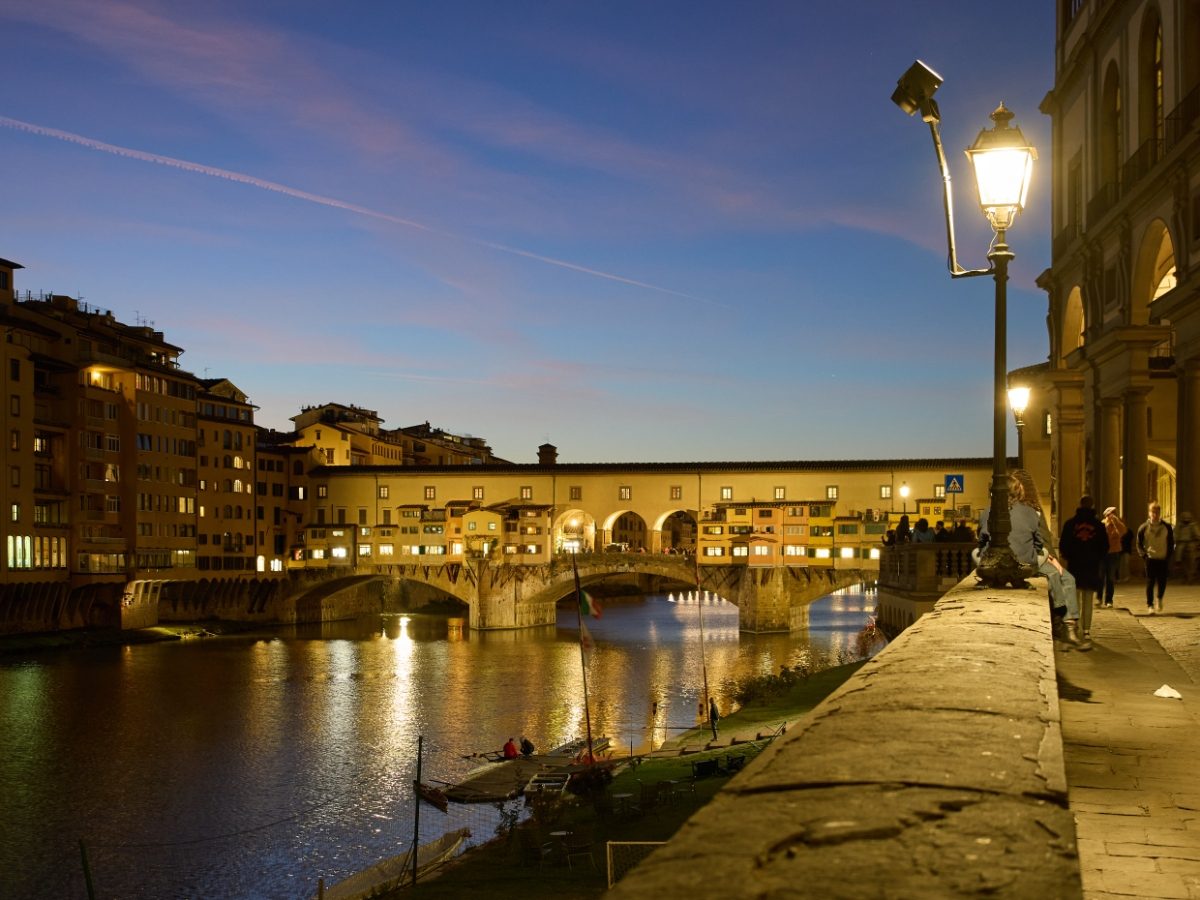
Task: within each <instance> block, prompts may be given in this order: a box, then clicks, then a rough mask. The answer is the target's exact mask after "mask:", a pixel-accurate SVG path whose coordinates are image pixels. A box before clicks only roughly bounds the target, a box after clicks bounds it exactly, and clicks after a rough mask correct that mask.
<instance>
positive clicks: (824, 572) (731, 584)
mask: <svg viewBox="0 0 1200 900" xmlns="http://www.w3.org/2000/svg"><path fill="white" fill-rule="evenodd" d="M701 572H702V575H701V577H702V579H703V581H704V584H703V587H705V588H707V589H708V590H710V591H716V592H717V593H719V594H720V595H721V596H722V597H725V598H726V599H727V600H729V601H731V602H732V603H735V604H736V605H737V607H738V610H739V616H738V629H739V630H740V631H749V632H753V633H755V634H764V633H769V632H778V631H797V630H799V629H801V628H805V627H807V625H808V606H809V604H810V603H812V601H814V600H816V599H817V598H818V597H823V596H825V595H826V594H828V593H831V592H833V591H836V590H838V589H839V588H844V587H850V586H851V585H853V584H861V583H862V582H864V581H866V580H868V578H867V576H866V575H865V574H864V573H863V572H862V571H861V570H858V569H836V570H835V569H810V568H808V567H806V566H779V567H770V568H768V567H762V568H752V567H749V566H709V567H703V568H702V569H701ZM870 580H874V579H873V578H871V579H870Z"/></svg>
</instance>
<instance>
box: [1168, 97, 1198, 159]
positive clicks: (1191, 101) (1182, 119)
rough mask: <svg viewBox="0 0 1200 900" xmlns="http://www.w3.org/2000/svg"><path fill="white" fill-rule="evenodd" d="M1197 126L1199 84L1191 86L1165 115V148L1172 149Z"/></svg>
mask: <svg viewBox="0 0 1200 900" xmlns="http://www.w3.org/2000/svg"><path fill="white" fill-rule="evenodd" d="M1197 128H1200V85H1197V86H1196V87H1195V88H1193V89H1192V90H1191V92H1190V93H1189V94H1188V95H1187V96H1186V97H1184V98H1183V100H1182V101H1181V102H1180V104H1179V105H1178V106H1176V107H1175V108H1174V109H1173V110H1171V114H1170V115H1169V116H1167V150H1173V149H1174V148H1175V147H1176V145H1178V144H1179V142H1180V141H1182V140H1183V139H1184V138H1185V137H1187V136H1188V134H1190V133H1191V132H1193V131H1195V130H1196V129H1197Z"/></svg>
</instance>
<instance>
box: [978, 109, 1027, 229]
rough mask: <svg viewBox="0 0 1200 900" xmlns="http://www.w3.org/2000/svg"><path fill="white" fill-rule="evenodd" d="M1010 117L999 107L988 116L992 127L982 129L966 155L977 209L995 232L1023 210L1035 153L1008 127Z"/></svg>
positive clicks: (1019, 134)
mask: <svg viewBox="0 0 1200 900" xmlns="http://www.w3.org/2000/svg"><path fill="white" fill-rule="evenodd" d="M1012 117H1013V114H1012V113H1011V112H1010V111H1009V110H1008V109H1007V108H1006V107H1005V106H1004V104H1003V103H1001V104H1000V105H999V106H998V107H996V110H995V112H993V113H992V121H993V122H995V123H996V124H995V127H993V128H984V129H982V130H981V131H980V132H979V136H978V137H977V138H975V143H974V144H972V145H971V147H970V149H968V150H967V151H966V154H967V158H968V159H969V160H970V161H971V164H972V165H973V166H974V167H975V186H976V188H977V189H978V191H979V205H980V207H982V208H983V214H984V215H985V216H987V218H988V221H989V222H991V223H992V227H993V228H994V229H996V230H997V231H1004V230H1006V229H1008V228H1010V227H1012V223H1013V220H1014V219H1016V217H1017V213H1019V212H1020V211H1021V210H1022V209H1024V208H1025V200H1026V198H1027V197H1028V196H1029V182H1030V181H1031V180H1032V178H1033V161H1034V160H1035V159H1037V151H1036V150H1034V149H1033V147H1031V146H1029V142H1028V141H1026V140H1025V135H1023V134H1021V129H1020V128H1017V127H1010V126H1009V124H1008V123H1009V122H1011V121H1012Z"/></svg>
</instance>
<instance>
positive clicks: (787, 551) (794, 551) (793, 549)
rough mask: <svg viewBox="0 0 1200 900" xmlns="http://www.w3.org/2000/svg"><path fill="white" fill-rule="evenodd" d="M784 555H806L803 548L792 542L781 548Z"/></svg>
mask: <svg viewBox="0 0 1200 900" xmlns="http://www.w3.org/2000/svg"><path fill="white" fill-rule="evenodd" d="M783 555H784V556H804V555H806V551H805V548H803V547H797V546H795V545H794V544H788V545H787V546H786V547H784V548H783Z"/></svg>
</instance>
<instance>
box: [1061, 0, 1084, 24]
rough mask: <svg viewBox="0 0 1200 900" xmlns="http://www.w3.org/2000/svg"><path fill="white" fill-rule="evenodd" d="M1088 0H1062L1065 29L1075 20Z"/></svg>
mask: <svg viewBox="0 0 1200 900" xmlns="http://www.w3.org/2000/svg"><path fill="white" fill-rule="evenodd" d="M1086 2H1087V0H1062V10H1063V28H1064V29H1065V28H1066V27H1067V26H1068V25H1070V24H1071V23H1072V22H1073V21H1075V17H1076V16H1077V15H1079V12H1080V10H1082V9H1083V4H1084V3H1086Z"/></svg>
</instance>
